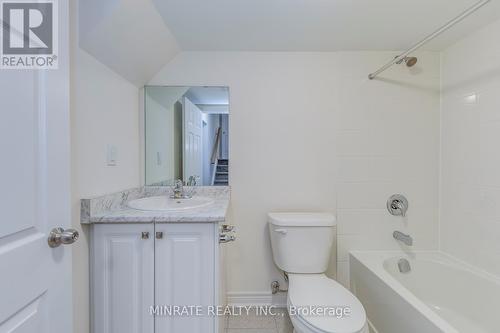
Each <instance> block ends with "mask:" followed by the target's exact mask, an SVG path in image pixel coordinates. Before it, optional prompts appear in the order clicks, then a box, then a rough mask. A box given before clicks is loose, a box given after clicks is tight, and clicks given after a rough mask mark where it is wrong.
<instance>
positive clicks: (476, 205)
mask: <svg viewBox="0 0 500 333" xmlns="http://www.w3.org/2000/svg"><path fill="white" fill-rule="evenodd" d="M499 40H500V21H497V22H495V23H493V24H491V25H489V26H487V27H485V28H483V29H482V30H480V31H478V32H475V33H473V34H472V35H470V36H469V37H467V38H465V39H463V40H461V41H460V42H458V43H457V44H456V45H454V46H451V47H450V48H448V49H446V50H445V51H444V52H443V55H442V86H443V92H442V170H441V175H442V185H441V186H442V192H441V193H442V195H441V200H442V209H441V247H442V249H443V250H444V251H446V252H449V253H451V254H452V255H454V256H457V257H459V258H461V259H463V260H466V261H468V262H470V263H472V264H473V265H476V266H479V267H480V268H483V269H485V270H487V271H489V272H491V273H494V274H496V275H499V274H500V260H498V259H499V253H500V242H499V241H498V236H499V235H500V153H499V152H500V150H499V143H500V94H499V91H500V63H499V62H498V59H499V56H500V44H499V43H498V41H499Z"/></svg>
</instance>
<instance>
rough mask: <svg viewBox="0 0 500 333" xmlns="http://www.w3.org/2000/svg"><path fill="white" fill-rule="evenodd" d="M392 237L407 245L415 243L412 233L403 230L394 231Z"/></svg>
mask: <svg viewBox="0 0 500 333" xmlns="http://www.w3.org/2000/svg"><path fill="white" fill-rule="evenodd" d="M392 237H394V239H396V240H398V241H400V242H403V243H404V244H405V245H407V246H412V245H413V238H412V237H411V236H410V235H407V234H404V233H402V232H401V231H394V232H393V233H392Z"/></svg>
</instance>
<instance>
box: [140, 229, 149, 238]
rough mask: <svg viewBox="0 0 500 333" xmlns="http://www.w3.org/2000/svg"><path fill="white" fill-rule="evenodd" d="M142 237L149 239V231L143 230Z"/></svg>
mask: <svg viewBox="0 0 500 333" xmlns="http://www.w3.org/2000/svg"><path fill="white" fill-rule="evenodd" d="M141 238H142V239H149V232H147V231H143V232H141Z"/></svg>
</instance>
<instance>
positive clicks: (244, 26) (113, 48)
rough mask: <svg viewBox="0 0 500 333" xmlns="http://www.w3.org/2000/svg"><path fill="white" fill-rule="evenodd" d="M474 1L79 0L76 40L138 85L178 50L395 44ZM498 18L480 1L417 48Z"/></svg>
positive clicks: (445, 42)
mask: <svg viewBox="0 0 500 333" xmlns="http://www.w3.org/2000/svg"><path fill="white" fill-rule="evenodd" d="M475 2H477V0H418V1H414V0H377V1H374V0H250V1H238V0H209V1H207V0H80V1H79V3H80V7H79V45H80V47H81V48H82V49H84V50H85V51H87V52H88V53H90V54H91V55H93V56H94V57H95V58H97V59H98V60H99V61H101V62H102V63H104V64H105V65H107V66H108V67H110V68H111V69H113V70H114V71H115V72H117V73H118V74H120V75H121V76H123V77H124V78H126V79H127V80H129V81H130V82H132V83H134V84H136V85H137V86H142V85H144V84H145V83H146V82H148V81H149V80H150V79H151V78H152V77H153V76H154V75H155V74H156V73H157V72H158V71H159V70H160V69H161V68H162V67H163V66H164V65H165V64H167V63H168V62H169V61H170V60H172V59H173V58H174V57H175V56H176V55H177V53H179V52H180V50H181V49H182V50H183V51H305V52H307V51H355V50H374V51H375V50H403V49H406V48H408V47H410V46H412V45H413V44H414V43H416V42H417V41H418V40H420V39H421V38H422V37H424V36H425V35H427V34H429V33H430V32H432V31H434V30H435V29H437V28H438V27H440V26H441V25H443V24H444V23H445V22H447V21H448V20H449V19H451V18H453V17H455V16H456V15H458V14H459V13H461V12H462V11H463V10H465V9H466V8H468V7H469V6H471V5H472V4H473V3H475ZM499 17H500V1H491V2H490V3H489V4H488V5H486V6H485V7H483V8H482V9H480V10H479V11H478V12H476V13H474V14H473V15H472V16H470V17H468V18H467V19H465V20H464V21H463V22H461V23H459V24H458V25H457V26H455V27H453V28H452V29H450V30H449V31H447V32H445V33H444V34H443V35H441V36H440V37H438V38H437V39H436V40H434V41H432V42H431V43H429V44H428V45H426V46H425V47H424V49H427V50H442V49H444V48H446V47H447V46H449V45H451V44H453V43H454V42H455V41H457V40H459V39H460V38H462V37H464V36H466V35H467V34H469V33H470V32H472V31H474V30H476V29H478V28H480V27H482V26H484V25H486V24H488V23H489V22H492V21H493V20H495V19H498V18H499Z"/></svg>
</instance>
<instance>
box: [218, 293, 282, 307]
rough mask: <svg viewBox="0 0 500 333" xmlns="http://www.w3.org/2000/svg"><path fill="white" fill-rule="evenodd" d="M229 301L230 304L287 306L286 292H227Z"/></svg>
mask: <svg viewBox="0 0 500 333" xmlns="http://www.w3.org/2000/svg"><path fill="white" fill-rule="evenodd" d="M227 303H228V305H229V306H266V305H267V306H271V305H272V306H275V307H278V308H285V307H286V293H278V294H276V295H273V294H271V293H262V292H260V293H259V292H240V293H238V292H234V293H231V292H230V293H227Z"/></svg>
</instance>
